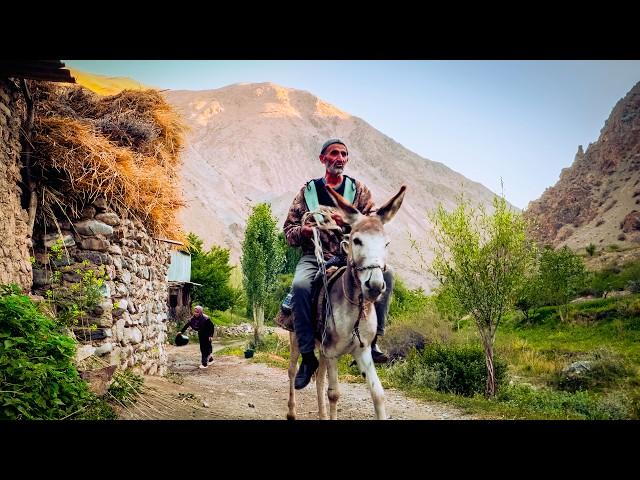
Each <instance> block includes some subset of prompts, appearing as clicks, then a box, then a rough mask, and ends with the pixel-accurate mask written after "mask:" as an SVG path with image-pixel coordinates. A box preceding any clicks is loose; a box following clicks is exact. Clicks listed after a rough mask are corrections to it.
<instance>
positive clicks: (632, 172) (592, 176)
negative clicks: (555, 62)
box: [525, 82, 640, 249]
mask: <svg viewBox="0 0 640 480" xmlns="http://www.w3.org/2000/svg"><path fill="white" fill-rule="evenodd" d="M525 216H526V217H527V218H529V219H530V220H532V221H534V222H535V227H534V228H533V229H532V234H533V236H534V237H535V238H536V239H537V240H538V241H539V242H541V243H549V244H552V245H555V246H559V245H568V246H570V247H571V248H574V249H580V248H584V247H586V246H587V245H588V244H589V243H593V244H595V245H596V246H598V247H605V246H608V245H612V244H616V245H618V246H619V247H623V248H624V247H629V246H637V244H638V243H640V82H638V83H637V84H636V85H635V86H634V87H633V88H632V89H631V90H630V91H629V93H627V95H626V96H625V97H624V98H623V99H621V100H620V101H619V102H618V103H617V104H616V105H615V107H614V108H613V110H612V111H611V115H610V116H609V118H608V119H607V120H606V122H605V124H604V126H603V128H602V130H601V131H600V137H599V138H598V141H597V142H595V143H592V144H590V145H589V146H588V148H587V150H586V152H584V151H583V149H582V146H579V147H578V152H577V153H576V156H575V159H574V162H573V164H572V165H571V167H569V168H565V169H563V170H562V173H561V175H560V179H559V180H558V182H557V183H556V184H555V185H554V186H553V187H550V188H547V189H546V190H545V192H544V193H543V194H542V196H541V197H540V198H539V199H538V200H535V201H533V202H531V203H530V204H529V205H528V207H527V210H526V212H525Z"/></svg>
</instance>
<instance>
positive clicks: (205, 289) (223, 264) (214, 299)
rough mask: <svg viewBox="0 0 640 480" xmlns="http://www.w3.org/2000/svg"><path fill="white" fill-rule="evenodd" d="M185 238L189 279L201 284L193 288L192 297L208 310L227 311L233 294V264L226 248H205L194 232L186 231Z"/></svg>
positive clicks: (232, 299) (231, 303)
mask: <svg viewBox="0 0 640 480" xmlns="http://www.w3.org/2000/svg"><path fill="white" fill-rule="evenodd" d="M187 239H188V241H189V246H188V251H189V253H190V254H191V280H192V281H193V282H195V283H200V284H201V285H202V286H198V287H196V289H195V290H194V293H193V298H194V300H195V301H196V302H197V303H200V304H202V305H203V306H205V307H207V308H209V309H211V310H223V311H224V310H227V309H228V308H230V307H231V306H232V305H233V301H234V297H235V296H236V295H235V294H234V292H233V288H232V287H231V283H230V278H231V271H232V270H233V269H234V268H235V267H234V266H232V265H230V264H229V249H227V248H221V247H218V246H216V245H214V246H212V247H211V248H210V249H209V251H205V250H204V247H203V241H202V239H200V238H199V237H198V236H197V235H196V234H195V233H189V235H187Z"/></svg>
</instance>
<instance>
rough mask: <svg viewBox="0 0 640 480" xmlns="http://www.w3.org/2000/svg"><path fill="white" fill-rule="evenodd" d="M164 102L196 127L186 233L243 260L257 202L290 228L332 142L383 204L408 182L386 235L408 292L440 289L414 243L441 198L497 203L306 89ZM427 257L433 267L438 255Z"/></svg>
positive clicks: (258, 87)
mask: <svg viewBox="0 0 640 480" xmlns="http://www.w3.org/2000/svg"><path fill="white" fill-rule="evenodd" d="M165 96H166V98H167V100H168V101H169V102H170V103H171V104H173V105H174V106H175V107H176V108H177V109H178V111H180V112H181V113H182V114H183V116H184V119H185V120H186V122H187V124H188V126H189V127H190V132H189V134H188V138H187V148H186V151H185V153H184V170H183V175H182V179H183V180H182V181H183V187H184V197H185V199H186V201H187V204H188V207H187V208H186V209H184V211H183V212H182V214H181V215H182V220H183V223H184V225H185V228H186V229H187V230H188V231H193V232H195V233H196V234H198V235H199V236H200V237H202V238H203V239H204V241H205V245H207V246H209V245H211V244H213V243H215V244H218V245H222V246H225V247H228V248H230V249H231V252H232V259H233V260H235V261H237V260H238V258H239V256H240V250H241V241H242V235H243V232H244V228H245V225H246V220H247V218H248V215H249V214H250V212H251V207H252V205H255V204H256V203H258V202H270V203H271V205H272V210H273V212H274V214H275V215H276V216H277V218H278V219H279V221H280V226H282V224H283V222H284V219H285V217H286V213H287V211H288V209H289V206H290V204H291V201H292V200H293V197H294V196H295V194H296V193H297V192H298V191H299V189H300V188H301V187H302V185H303V184H304V182H305V181H306V180H308V179H310V178H317V177H320V176H322V175H323V173H324V168H323V165H322V164H321V163H320V161H319V159H318V154H319V150H320V146H321V145H322V143H323V142H324V141H325V140H326V139H327V138H331V137H339V138H341V139H343V140H344V141H345V142H346V143H347V145H348V148H349V154H350V155H349V156H350V163H349V164H348V165H347V168H346V170H345V173H346V174H348V175H351V176H354V177H356V178H358V179H360V180H362V181H363V182H365V184H366V185H367V186H368V187H369V188H370V189H371V191H372V194H373V197H374V199H375V201H376V204H377V205H381V204H382V203H383V202H385V201H386V200H387V199H389V198H390V197H391V196H392V195H393V194H395V193H396V192H397V191H398V189H399V188H400V186H401V185H403V184H406V185H407V187H408V190H407V194H406V197H405V201H404V204H403V206H402V208H401V209H400V211H399V213H398V215H397V216H396V217H395V219H394V220H393V221H392V222H391V223H390V224H389V225H388V231H389V232H390V234H391V239H392V244H391V247H390V249H391V259H390V264H391V265H393V266H394V267H395V269H396V270H397V271H398V272H399V274H400V276H401V277H402V278H403V279H404V280H406V282H407V283H408V284H409V285H410V286H414V287H415V286H422V287H424V288H425V289H429V288H430V287H431V286H432V285H433V280H432V279H431V278H430V277H429V276H428V275H426V274H425V273H424V272H423V271H421V269H420V265H419V258H418V256H417V255H416V254H415V253H413V252H412V249H411V241H410V238H409V235H411V237H412V238H414V239H418V240H424V239H426V237H427V235H428V231H429V229H430V224H429V222H428V220H427V218H426V215H427V212H428V211H429V210H431V209H433V208H434V207H435V206H436V205H437V204H438V203H440V202H441V203H443V205H444V206H445V207H452V206H453V205H454V204H455V200H456V196H457V195H459V194H460V193H461V192H462V191H464V192H465V196H467V197H468V198H470V199H472V200H473V201H474V202H483V203H485V204H490V203H491V201H492V198H493V193H492V192H491V191H490V190H488V189H487V188H485V187H484V186H482V185H481V184H479V183H476V182H472V181H470V180H468V179H467V178H465V177H464V176H462V175H460V174H458V173H456V172H454V171H453V170H451V169H449V168H447V167H446V166H444V165H443V164H441V163H437V162H433V161H430V160H427V159H424V158H422V157H420V156H419V155H416V154H415V153H413V152H411V151H409V150H408V149H406V148H404V147H403V146H402V145H400V144H398V143H397V142H395V141H394V140H392V139H391V138H389V137H387V136H386V135H384V134H382V133H381V132H379V131H377V130H376V129H375V128H373V127H372V126H371V125H369V124H368V123H366V122H365V121H363V120H362V119H360V118H357V117H354V116H351V115H349V114H348V113H346V112H343V111H341V110H339V109H338V108H336V107H334V106H332V105H330V104H328V103H326V102H324V101H322V100H321V99H319V98H317V97H316V96H314V95H312V94H311V93H309V92H306V91H301V90H295V89H290V88H285V87H281V86H279V85H276V84H273V83H261V84H235V85H231V86H228V87H224V88H220V89H217V90H207V91H167V92H165ZM423 253H424V254H425V259H426V260H427V261H429V260H430V259H431V253H430V252H429V251H424V252H423Z"/></svg>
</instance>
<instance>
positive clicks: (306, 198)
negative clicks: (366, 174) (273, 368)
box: [284, 138, 393, 390]
mask: <svg viewBox="0 0 640 480" xmlns="http://www.w3.org/2000/svg"><path fill="white" fill-rule="evenodd" d="M319 158H320V162H322V163H323V164H324V166H325V174H324V177H321V178H317V179H313V180H310V181H308V182H307V183H306V184H305V185H304V186H303V187H302V189H301V190H300V192H299V193H298V195H296V197H295V199H294V200H293V203H292V204H291V207H290V208H289V214H288V216H287V219H286V221H285V223H284V234H285V236H286V238H287V243H288V244H289V245H291V246H293V247H301V248H302V253H303V256H302V258H300V261H299V262H298V265H297V267H296V272H295V275H294V278H293V283H292V286H291V291H292V294H293V298H292V301H293V317H294V329H295V333H296V337H297V339H298V347H299V349H300V353H301V354H302V363H301V364H300V368H299V370H298V373H297V374H296V377H295V388H296V390H300V389H302V388H304V387H306V386H307V385H308V384H309V381H310V380H311V377H312V376H313V374H314V372H315V371H316V369H317V368H318V360H317V358H316V356H315V353H314V347H315V333H314V330H315V327H314V325H313V324H312V288H313V283H314V279H315V278H316V274H317V272H318V269H319V265H318V260H317V259H316V256H315V254H314V252H315V247H314V243H313V240H312V237H313V235H314V233H313V228H312V227H311V226H310V225H307V224H303V217H305V214H307V215H308V212H310V211H314V210H316V209H317V208H318V206H319V205H325V206H330V207H333V206H334V202H333V201H332V199H331V197H330V196H329V193H328V192H327V190H326V189H325V186H329V187H331V188H332V189H333V190H335V191H336V192H338V193H339V194H340V195H342V196H343V197H344V198H345V199H346V200H347V201H349V202H351V204H352V205H353V207H355V208H356V209H357V210H358V211H359V212H360V213H362V214H363V215H369V214H371V213H373V212H375V209H374V203H373V201H372V199H371V192H370V191H369V189H368V188H367V187H366V185H364V183H362V182H361V181H359V180H356V179H354V178H352V177H349V176H347V175H343V174H342V172H343V171H344V168H345V167H346V165H347V162H348V161H349V152H348V150H347V146H346V144H345V143H344V142H343V141H342V140H339V139H336V138H332V139H330V140H327V141H326V142H325V143H324V145H322V149H321V151H320V156H319ZM305 218H306V217H305ZM331 218H332V219H333V221H334V222H335V223H336V224H337V226H339V227H341V229H339V230H335V229H334V230H325V229H323V230H318V234H319V238H320V240H321V244H322V254H323V257H324V259H325V261H328V262H327V263H326V264H325V266H326V267H329V266H330V265H344V264H346V255H345V254H344V253H343V252H342V250H341V243H340V242H341V241H342V234H343V233H348V231H347V230H348V229H349V226H348V225H346V224H345V223H344V222H343V221H342V217H341V216H340V215H338V214H334V215H332V216H331ZM383 275H384V282H385V284H386V287H387V288H386V290H385V291H384V293H383V294H382V295H381V298H380V299H379V300H378V301H377V302H376V303H375V311H376V316H377V322H378V326H377V332H376V337H375V338H374V340H373V342H372V344H371V354H372V358H373V361H374V362H375V363H386V362H388V360H389V359H388V357H387V356H386V355H385V354H384V353H383V352H381V351H380V349H379V347H378V346H377V344H376V342H377V340H378V337H381V336H382V335H383V334H384V324H385V320H386V317H387V313H388V311H389V298H390V295H391V292H392V290H393V276H392V273H391V270H390V269H389V268H387V269H386V271H385V272H384V273H383Z"/></svg>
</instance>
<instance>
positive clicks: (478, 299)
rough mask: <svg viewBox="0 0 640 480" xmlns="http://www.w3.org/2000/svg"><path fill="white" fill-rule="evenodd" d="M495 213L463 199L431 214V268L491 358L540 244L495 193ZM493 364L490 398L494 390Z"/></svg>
mask: <svg viewBox="0 0 640 480" xmlns="http://www.w3.org/2000/svg"><path fill="white" fill-rule="evenodd" d="M493 208H494V212H493V214H491V215H490V214H488V213H487V212H486V210H485V208H484V206H482V205H481V206H480V207H479V208H478V209H477V210H476V209H474V208H473V207H472V206H471V204H470V203H469V202H468V201H465V199H464V198H461V199H460V201H459V203H458V206H457V207H456V209H455V210H454V211H453V212H451V213H449V212H447V211H446V210H445V209H444V208H443V207H442V205H440V206H438V208H437V210H436V211H435V212H433V213H432V214H431V215H430V217H431V220H432V222H433V224H434V240H435V257H434V260H433V264H432V268H431V269H432V272H433V273H434V274H435V276H436V278H437V279H438V280H439V281H440V283H441V285H443V286H444V288H445V289H446V290H447V291H448V294H449V295H450V296H451V298H453V299H455V302H456V303H457V305H458V306H459V307H456V308H459V310H461V311H462V312H465V313H469V314H471V315H472V317H473V318H474V319H475V322H476V325H477V327H478V333H479V334H480V338H481V339H482V342H483V345H484V348H485V351H486V352H487V355H489V356H491V352H492V346H493V342H494V340H495V334H496V331H497V329H498V326H499V324H500V321H501V319H502V317H503V316H504V315H505V314H506V313H507V312H508V311H509V310H511V309H512V308H513V305H514V304H515V302H516V300H517V297H518V293H519V291H520V290H521V288H522V283H523V282H524V279H525V278H526V277H527V274H528V272H530V271H531V270H532V269H533V265H534V263H535V248H534V245H533V244H531V243H530V242H529V241H528V240H527V239H526V236H525V231H526V222H525V220H524V218H523V217H522V215H521V214H520V213H517V212H514V211H512V210H510V209H509V208H508V206H507V201H506V200H505V198H504V197H494V200H493ZM493 373H494V372H492V371H491V369H490V368H489V371H488V378H489V381H488V382H487V390H486V394H487V396H493V395H494V394H495V382H493V381H492V380H493V379H494V378H495V377H494V375H493Z"/></svg>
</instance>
